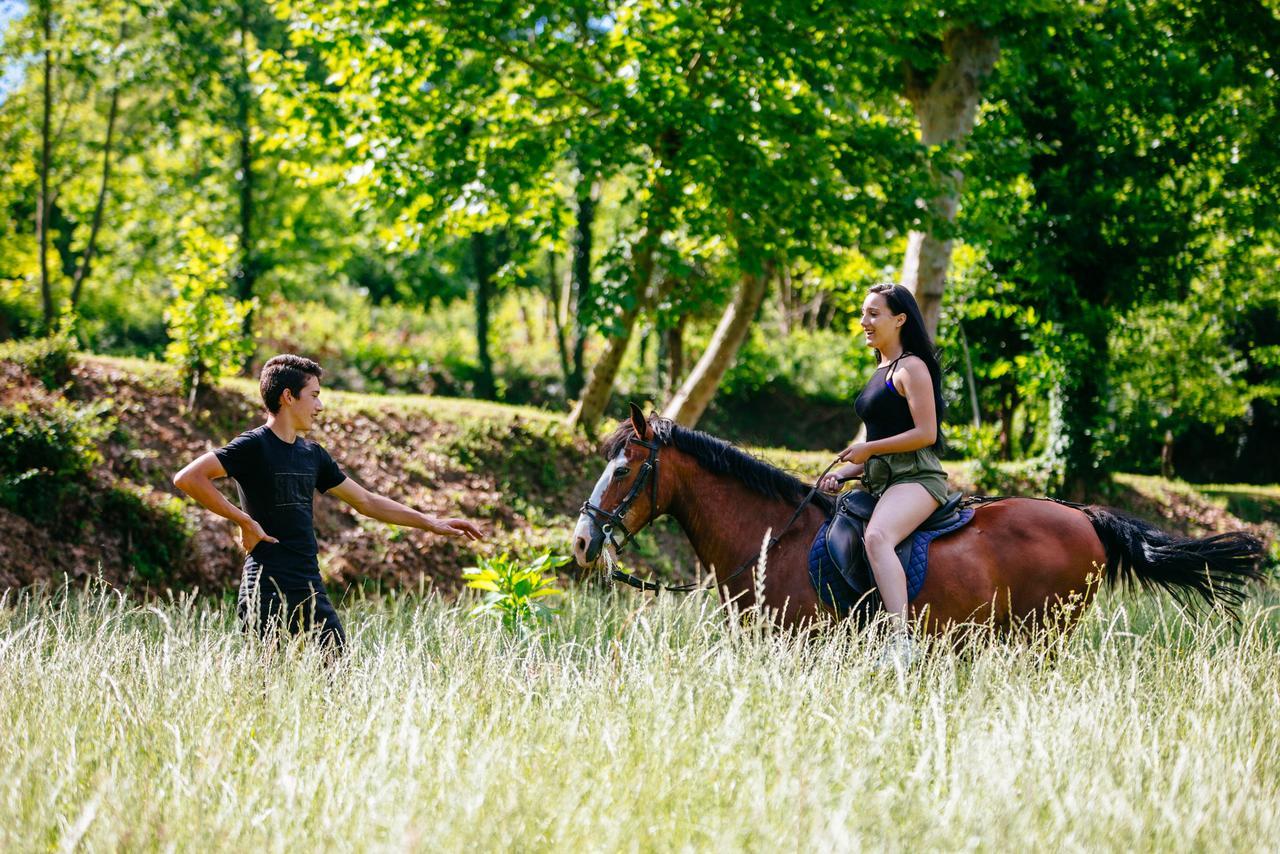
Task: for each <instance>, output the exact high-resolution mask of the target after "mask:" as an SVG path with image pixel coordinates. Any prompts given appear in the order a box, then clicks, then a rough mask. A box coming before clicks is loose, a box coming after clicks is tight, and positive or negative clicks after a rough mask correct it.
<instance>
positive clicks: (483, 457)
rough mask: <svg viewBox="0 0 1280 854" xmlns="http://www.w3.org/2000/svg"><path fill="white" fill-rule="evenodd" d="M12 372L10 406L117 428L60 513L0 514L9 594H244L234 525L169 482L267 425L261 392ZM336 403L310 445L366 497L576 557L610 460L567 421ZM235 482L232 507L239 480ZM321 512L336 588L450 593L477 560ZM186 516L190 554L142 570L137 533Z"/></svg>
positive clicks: (499, 412)
mask: <svg viewBox="0 0 1280 854" xmlns="http://www.w3.org/2000/svg"><path fill="white" fill-rule="evenodd" d="M0 372H2V373H0V379H2V381H3V385H2V388H3V392H2V393H0V405H4V406H9V407H14V406H21V407H30V408H37V409H38V408H41V407H50V406H54V405H61V404H62V403H66V404H70V405H71V406H72V407H76V408H78V409H80V410H89V409H93V408H95V407H96V408H99V409H101V412H100V413H98V414H97V415H96V417H97V418H98V419H99V420H100V421H101V422H103V423H102V424H101V425H100V426H101V427H102V429H103V430H104V431H105V435H104V436H102V437H101V439H100V441H98V443H97V450H98V452H99V454H100V457H101V459H100V461H99V462H98V463H97V464H96V465H95V466H93V468H92V470H91V471H90V472H89V473H88V474H87V475H86V476H84V477H83V478H80V480H81V481H82V482H81V483H79V484H77V485H76V488H75V489H72V490H68V491H66V494H65V495H62V496H61V498H60V499H59V501H60V504H61V506H59V507H41V508H29V507H28V508H24V507H16V508H13V509H3V508H0V588H6V587H23V586H27V585H31V584H36V583H41V582H55V583H61V581H62V579H63V578H64V576H65V577H69V578H70V579H71V581H72V582H73V583H75V582H78V581H82V580H84V579H86V578H89V577H96V576H101V577H102V578H103V579H104V580H106V581H107V582H109V583H111V584H114V585H123V586H128V587H130V588H140V589H144V590H145V589H150V590H163V589H164V588H181V589H189V588H193V587H196V588H199V589H201V590H203V591H213V592H220V591H224V590H229V589H232V588H233V587H234V586H235V585H236V583H237V582H238V577H239V571H240V566H241V563H242V560H243V553H242V551H241V549H240V547H239V544H238V539H237V529H236V528H235V526H234V525H233V524H232V523H230V522H228V521H225V520H222V519H220V518H218V517H216V516H214V515H213V514H212V513H208V512H206V511H205V510H203V509H202V508H200V507H199V506H197V505H196V504H195V503H194V502H192V501H190V500H187V499H185V498H183V497H182V496H181V495H180V493H179V492H178V491H177V490H176V488H175V487H174V486H173V484H172V482H171V478H172V476H173V474H174V472H176V471H177V470H178V469H179V468H180V467H181V466H182V465H184V464H185V463H186V462H188V461H189V460H192V459H195V458H196V457H197V456H199V455H200V454H202V453H204V452H205V451H209V450H212V449H214V448H217V447H219V446H220V445H222V444H224V443H225V442H226V441H228V440H229V439H231V438H232V437H234V436H235V435H237V434H238V433H240V432H241V431H243V430H247V429H250V428H252V427H254V426H256V425H258V424H260V423H262V420H263V416H264V413H263V411H262V409H261V406H260V404H259V403H258V401H257V400H256V395H254V394H253V389H252V388H251V387H250V386H249V385H247V384H243V383H241V384H237V385H235V387H225V386H224V387H221V388H219V389H217V390H215V391H214V392H213V393H211V394H210V395H209V396H208V397H207V398H206V399H205V400H203V401H202V402H201V403H200V405H199V406H198V407H197V408H196V411H194V412H192V413H187V412H186V411H185V409H184V405H183V400H182V398H181V396H180V394H179V391H178V388H177V384H176V381H175V380H174V378H173V376H172V375H171V374H170V373H169V372H168V371H167V370H164V369H163V368H160V367H158V366H157V367H156V368H154V369H151V368H148V369H147V370H145V371H139V370H137V369H136V368H135V367H134V366H132V365H130V364H128V363H122V362H120V361H117V360H107V359H95V358H83V357H82V358H79V359H77V360H76V361H75V363H74V364H73V366H72V367H71V369H70V379H69V382H67V383H66V384H65V385H62V386H61V387H58V388H55V389H54V390H49V389H47V388H46V387H45V385H44V384H43V383H42V382H41V381H40V380H39V379H36V378H35V377H34V376H32V375H31V374H30V373H28V372H27V371H25V370H24V369H23V367H22V366H20V365H17V364H15V363H12V362H0ZM327 397H330V398H333V400H331V402H330V403H329V406H328V411H327V412H326V413H325V414H324V415H322V416H321V425H320V429H319V430H318V431H317V433H316V434H315V435H314V436H313V437H312V438H314V439H315V440H316V441H319V442H320V443H321V444H323V445H324V446H325V447H326V448H328V449H329V450H330V452H331V453H332V454H333V456H334V457H335V459H337V460H338V461H339V463H340V464H341V465H342V467H343V469H344V470H345V471H346V472H347V473H348V474H350V475H351V476H353V477H355V478H356V479H357V480H359V481H360V482H361V483H363V484H364V485H365V486H367V487H368V488H370V489H372V490H374V491H376V492H379V493H382V494H385V495H388V496H390V497H393V498H397V499H398V500H401V501H404V502H405V503H407V504H409V505H411V506H413V507H415V508H417V509H420V510H422V511H424V512H427V513H431V514H435V515H465V516H468V517H473V518H477V519H479V520H480V521H481V523H482V525H483V526H484V527H485V528H486V529H487V530H488V531H489V532H490V534H491V537H490V539H489V540H488V541H487V542H486V543H485V544H483V545H481V546H480V547H478V548H479V550H480V551H481V552H488V553H492V552H496V551H501V550H503V549H513V550H517V551H525V550H531V549H536V548H541V547H544V546H548V547H557V548H559V549H560V550H562V551H563V549H564V548H565V547H566V545H567V544H566V540H567V536H568V532H569V530H570V529H571V525H572V518H573V517H574V516H576V512H577V506H578V504H579V503H580V502H581V501H582V499H583V497H585V495H587V494H588V493H589V492H590V483H591V480H592V479H594V477H595V476H596V474H597V473H598V469H599V463H598V462H597V460H596V458H595V456H594V453H593V451H592V449H591V447H590V446H589V445H588V443H587V442H585V441H584V440H582V439H575V438H572V437H569V436H566V435H565V434H564V433H563V431H561V430H560V429H559V427H558V425H557V423H556V421H555V420H554V419H552V418H538V417H535V416H534V415H527V414H522V413H521V412H520V411H519V410H510V411H507V410H505V409H501V408H498V407H484V406H483V405H480V406H477V407H476V411H475V412H470V411H468V410H467V408H466V407H465V405H464V406H449V405H448V403H452V402H448V403H446V404H442V406H445V407H446V408H448V409H449V410H450V411H449V412H448V413H447V417H436V416H434V415H433V413H432V411H431V409H432V403H433V401H432V400H430V399H426V398H416V399H414V398H408V399H399V398H367V397H357V396H346V395H327ZM223 483H224V488H225V492H226V494H227V495H228V496H229V497H231V499H232V500H233V501H235V500H236V498H235V487H234V484H233V483H232V482H231V481H229V480H228V481H225V482H223ZM122 493H124V494H128V495H134V496H137V502H136V503H137V504H138V506H137V507H136V508H134V510H135V511H136V512H134V513H133V517H136V518H133V517H131V518H128V519H125V520H124V522H123V523H122V524H113V521H115V519H114V517H113V518H105V517H104V515H103V514H102V513H101V512H100V511H101V510H102V508H103V507H104V506H107V505H109V504H111V502H110V501H109V500H108V498H109V497H110V496H113V495H118V494H122ZM117 503H118V502H117ZM130 506H131V507H133V505H132V504H131V505H130ZM315 508H316V530H317V534H318V538H319V540H320V543H321V554H320V561H321V568H322V571H323V573H324V575H325V576H326V578H327V579H328V580H329V581H330V582H331V583H333V584H335V585H337V586H338V587H339V588H345V587H347V586H350V585H382V586H398V587H412V588H414V589H417V588H418V587H419V585H428V586H430V585H437V584H438V585H442V586H444V587H446V588H449V589H452V588H455V587H457V586H458V584H459V572H460V571H461V570H462V569H463V568H465V567H467V566H469V565H470V564H471V563H472V562H473V557H474V550H473V548H472V547H470V546H468V545H464V544H462V543H459V542H458V541H454V540H448V539H445V538H442V537H438V536H433V535H429V534H426V533H425V532H422V531H416V530H408V529H403V528H395V527H392V526H387V525H383V524H381V523H377V522H374V521H372V520H368V519H365V518H363V517H360V516H359V515H358V514H356V513H355V512H354V511H353V510H351V509H350V508H349V507H347V506H346V505H345V504H343V503H342V502H341V501H339V500H337V499H333V498H326V497H323V496H317V497H316V500H315ZM37 510H38V511H39V512H34V511H37ZM28 511H33V512H28ZM117 515H118V514H117ZM175 522H176V523H177V524H178V525H179V526H180V527H182V528H184V530H183V531H181V532H180V536H179V540H180V541H181V542H182V547H181V549H180V550H178V553H177V554H175V555H174V556H173V559H172V560H171V561H169V562H168V565H166V566H163V567H148V566H143V567H141V568H140V567H139V565H138V560H137V556H138V553H139V548H138V545H139V542H138V541H139V537H140V536H143V537H145V536H146V535H147V532H148V531H149V530H152V529H153V528H155V527H156V526H164V525H169V524H172V523H175Z"/></svg>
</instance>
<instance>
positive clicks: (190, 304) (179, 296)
mask: <svg viewBox="0 0 1280 854" xmlns="http://www.w3.org/2000/svg"><path fill="white" fill-rule="evenodd" d="M230 259H231V247H230V246H229V245H228V244H227V242H226V241H225V240H221V239H219V238H217V237H215V236H214V235H212V234H210V233H209V232H208V231H206V230H205V229H203V228H201V227H199V226H194V227H192V228H189V229H187V231H186V233H185V234H184V235H183V258H182V261H181V262H180V264H179V265H178V269H177V270H176V271H175V273H174V275H173V287H174V296H173V302H171V303H170V304H169V308H168V309H167V310H166V311H165V314H164V317H165V323H166V324H167V325H168V328H169V337H170V339H171V340H170V342H169V346H168V347H167V348H166V349H165V359H166V360H167V361H168V362H170V363H171V364H173V365H175V366H177V368H178V371H179V374H180V375H181V377H182V392H183V394H185V395H187V401H188V404H187V405H188V406H189V407H191V406H194V404H195V400H196V398H197V397H198V396H199V395H200V393H201V392H202V391H203V390H204V389H206V388H207V387H209V386H212V385H214V384H215V383H217V381H218V379H219V378H221V377H222V376H224V375H227V374H232V373H234V372H235V371H236V370H237V369H238V368H239V366H240V365H241V364H242V363H243V362H244V361H245V360H246V359H247V358H248V357H249V356H250V354H252V352H253V340H252V339H251V338H249V337H248V336H246V335H245V334H244V321H245V318H246V317H247V316H248V315H249V313H250V312H251V311H252V310H253V306H254V302H253V301H238V300H234V299H232V298H231V297H229V296H227V294H226V269H227V265H228V263H229V262H230Z"/></svg>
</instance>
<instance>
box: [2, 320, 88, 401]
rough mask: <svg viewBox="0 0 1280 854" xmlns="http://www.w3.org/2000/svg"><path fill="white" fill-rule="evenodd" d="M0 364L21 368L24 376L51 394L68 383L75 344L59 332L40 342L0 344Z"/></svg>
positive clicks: (26, 341)
mask: <svg viewBox="0 0 1280 854" xmlns="http://www.w3.org/2000/svg"><path fill="white" fill-rule="evenodd" d="M0 361H3V362H14V363H15V364H18V365H21V366H22V367H23V369H25V370H26V372H27V373H29V374H31V376H33V377H35V378H36V379H38V380H40V382H41V383H42V384H44V387H45V388H47V389H49V390H50V391H53V390H55V389H59V388H61V387H62V386H64V385H66V384H67V383H68V382H70V381H71V368H72V367H73V366H74V365H75V342H74V340H73V339H72V338H71V336H69V335H67V334H66V333H63V332H59V333H56V334H54V335H49V336H46V337H43V338H31V339H27V340H22V341H8V342H3V343H0Z"/></svg>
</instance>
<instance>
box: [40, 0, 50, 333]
mask: <svg viewBox="0 0 1280 854" xmlns="http://www.w3.org/2000/svg"><path fill="white" fill-rule="evenodd" d="M40 28H41V31H42V33H43V34H44V94H43V98H42V107H41V112H40V198H39V199H38V202H39V205H38V208H37V210H36V240H37V241H38V242H39V244H40V300H41V303H42V305H43V307H44V331H45V334H46V335H48V334H49V333H50V332H52V331H53V320H54V310H53V283H52V282H50V281H49V208H50V204H49V201H50V200H49V165H50V159H51V154H52V152H51V150H50V149H51V145H50V142H51V137H50V135H49V133H50V128H49V116H50V113H51V112H52V110H53V0H44V2H43V8H42V9H41V10H40Z"/></svg>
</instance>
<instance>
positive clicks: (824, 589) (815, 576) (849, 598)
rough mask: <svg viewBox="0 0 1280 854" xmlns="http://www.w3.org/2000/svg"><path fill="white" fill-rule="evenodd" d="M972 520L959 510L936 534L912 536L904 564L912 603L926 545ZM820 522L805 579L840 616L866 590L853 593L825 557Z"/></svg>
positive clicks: (921, 578) (924, 568)
mask: <svg viewBox="0 0 1280 854" xmlns="http://www.w3.org/2000/svg"><path fill="white" fill-rule="evenodd" d="M972 519H973V509H972V508H967V509H965V510H961V511H960V514H959V516H958V517H957V519H956V522H955V524H953V525H949V526H948V527H946V528H942V529H939V530H937V531H923V532H917V533H915V534H913V535H912V536H913V537H914V539H913V541H912V543H911V552H910V557H909V558H908V559H907V560H906V561H905V569H906V573H907V599H908V600H914V599H915V598H916V596H917V595H918V594H919V593H920V588H921V587H923V586H924V580H925V577H926V576H927V574H928V570H929V543H931V542H933V541H934V540H936V539H937V538H938V537H941V536H942V535H944V534H949V533H951V532H952V531H956V530H959V529H960V528H963V527H964V526H965V525H967V524H969V522H970V521H971V520H972ZM829 524H830V522H825V523H823V525H822V527H821V528H819V529H818V535H817V536H816V537H814V540H813V545H812V546H811V547H810V548H809V580H810V582H812V584H813V588H814V589H815V590H817V591H818V597H819V598H820V599H821V600H822V601H823V603H824V604H826V605H828V606H830V607H832V608H834V609H836V610H837V611H839V612H840V613H841V614H843V613H845V612H846V611H848V610H849V609H850V608H852V607H854V606H855V605H857V604H858V602H859V601H860V600H861V599H862V598H863V597H864V596H865V595H866V593H867V591H866V590H857V589H855V588H854V587H853V585H851V584H850V583H849V582H848V580H847V579H846V578H845V577H844V575H842V574H841V573H840V569H839V568H838V567H837V566H836V565H835V564H834V563H833V562H832V560H831V558H830V557H828V555H827V526H828V525H829Z"/></svg>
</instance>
